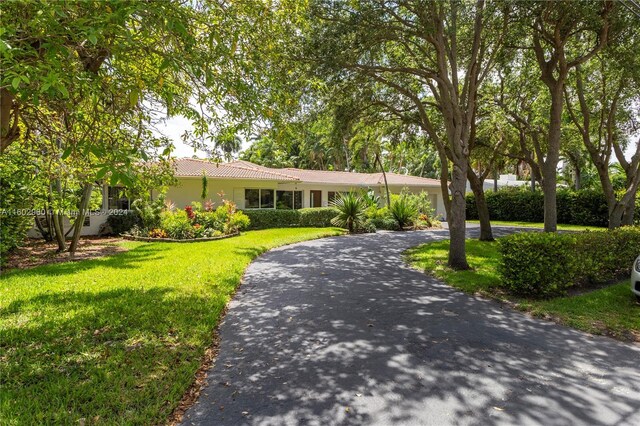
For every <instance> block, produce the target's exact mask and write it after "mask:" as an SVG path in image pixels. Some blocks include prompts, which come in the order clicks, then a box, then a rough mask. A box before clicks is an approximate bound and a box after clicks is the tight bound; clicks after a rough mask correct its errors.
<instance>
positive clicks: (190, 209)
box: [184, 206, 196, 220]
mask: <svg viewBox="0 0 640 426" xmlns="http://www.w3.org/2000/svg"><path fill="white" fill-rule="evenodd" d="M184 211H185V212H187V217H188V218H189V220H193V218H195V217H196V214H195V213H194V212H193V207H192V206H186V207H185V208H184Z"/></svg>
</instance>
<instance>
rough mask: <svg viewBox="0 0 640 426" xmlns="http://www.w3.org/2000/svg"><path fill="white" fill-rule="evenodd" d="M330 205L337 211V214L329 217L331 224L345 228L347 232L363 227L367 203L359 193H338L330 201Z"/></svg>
mask: <svg viewBox="0 0 640 426" xmlns="http://www.w3.org/2000/svg"><path fill="white" fill-rule="evenodd" d="M332 207H334V208H335V209H336V210H337V211H338V214H337V215H336V216H335V217H334V218H333V219H331V223H332V224H333V225H335V226H339V227H341V228H347V229H348V230H349V233H354V232H355V231H356V229H359V228H363V227H364V223H365V210H366V208H367V204H366V202H365V200H364V199H363V198H362V197H361V196H360V195H359V194H356V193H355V192H348V193H346V194H340V195H339V196H338V197H337V199H336V200H335V201H334V202H333V203H332Z"/></svg>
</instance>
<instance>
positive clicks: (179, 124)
mask: <svg viewBox="0 0 640 426" xmlns="http://www.w3.org/2000/svg"><path fill="white" fill-rule="evenodd" d="M156 128H157V129H158V131H159V132H160V133H161V134H162V135H164V136H166V137H168V138H169V139H171V140H172V141H173V144H174V146H175V150H174V151H173V156H174V157H176V158H180V157H193V156H194V155H196V156H197V157H200V158H206V157H207V154H206V153H205V152H203V151H195V152H194V150H193V148H192V147H190V146H188V145H186V144H185V143H184V142H182V139H181V136H182V134H183V133H184V132H185V130H191V129H192V127H191V123H190V122H189V120H187V119H186V118H184V117H181V116H178V117H172V118H170V119H168V120H166V121H165V122H164V123H162V124H158V125H157V126H156ZM634 136H635V138H637V137H638V136H639V135H634ZM632 140H635V139H632ZM249 145H250V142H249V141H243V143H242V149H243V150H245V149H247V148H249ZM634 145H635V144H633V143H632V144H629V147H628V149H627V152H626V157H627V158H631V151H632V149H633V148H634Z"/></svg>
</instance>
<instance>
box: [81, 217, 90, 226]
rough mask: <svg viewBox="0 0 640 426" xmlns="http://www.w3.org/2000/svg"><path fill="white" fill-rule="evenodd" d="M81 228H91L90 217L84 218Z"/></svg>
mask: <svg viewBox="0 0 640 426" xmlns="http://www.w3.org/2000/svg"><path fill="white" fill-rule="evenodd" d="M82 226H91V216H85V217H84V221H83V222H82Z"/></svg>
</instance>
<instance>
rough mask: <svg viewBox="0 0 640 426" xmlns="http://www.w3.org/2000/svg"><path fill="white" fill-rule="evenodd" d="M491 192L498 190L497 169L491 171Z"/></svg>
mask: <svg viewBox="0 0 640 426" xmlns="http://www.w3.org/2000/svg"><path fill="white" fill-rule="evenodd" d="M493 192H498V170H496V171H495V172H494V173H493Z"/></svg>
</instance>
